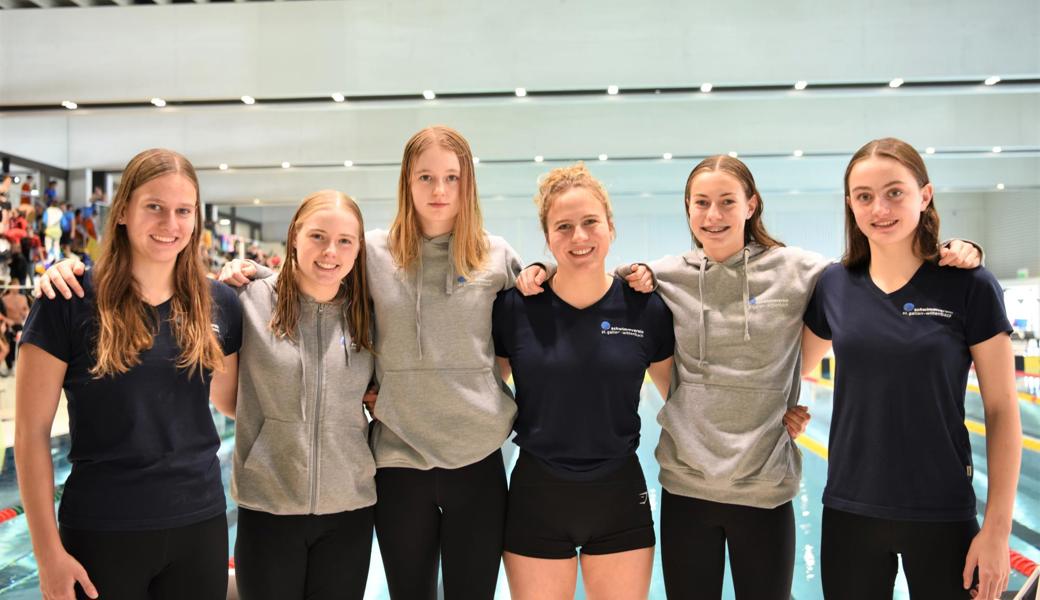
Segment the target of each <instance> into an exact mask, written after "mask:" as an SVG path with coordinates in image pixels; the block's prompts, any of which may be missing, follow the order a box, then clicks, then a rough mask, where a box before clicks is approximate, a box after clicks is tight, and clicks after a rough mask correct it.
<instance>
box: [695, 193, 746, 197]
mask: <svg viewBox="0 0 1040 600" xmlns="http://www.w3.org/2000/svg"><path fill="white" fill-rule="evenodd" d="M694 196H697V197H698V198H707V197H708V195H707V194H705V193H703V192H700V193H696V194H694ZM719 196H720V197H721V196H736V194H735V193H734V192H722V193H721V194H719Z"/></svg>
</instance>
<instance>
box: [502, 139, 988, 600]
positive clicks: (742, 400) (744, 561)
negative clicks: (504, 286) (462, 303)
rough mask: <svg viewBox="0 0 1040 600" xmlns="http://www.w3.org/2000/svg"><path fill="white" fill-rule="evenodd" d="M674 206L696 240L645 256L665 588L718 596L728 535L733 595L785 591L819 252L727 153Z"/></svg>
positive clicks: (700, 168) (672, 593)
mask: <svg viewBox="0 0 1040 600" xmlns="http://www.w3.org/2000/svg"><path fill="white" fill-rule="evenodd" d="M686 206H687V217H688V220H689V224H690V228H691V234H692V235H693V236H694V241H695V242H696V247H695V248H694V249H692V250H690V251H689V252H687V253H685V254H683V255H681V256H669V257H665V258H662V259H660V260H657V261H654V262H653V263H651V264H650V270H651V271H652V273H653V275H654V277H655V279H656V283H657V288H656V291H657V293H658V294H659V295H660V296H661V297H662V298H663V299H664V301H665V303H666V304H667V305H668V307H669V309H671V311H672V314H673V317H674V319H673V322H674V326H675V339H676V348H675V355H674V356H675V361H674V368H673V373H672V382H671V391H670V393H669V396H668V399H667V402H665V405H664V407H663V408H662V410H661V412H660V413H659V414H658V422H659V423H660V424H661V439H660V441H659V443H658V446H657V450H656V456H657V460H658V462H659V463H660V466H661V471H660V480H661V485H662V487H663V488H664V493H663V494H662V496H663V498H662V506H661V560H662V567H663V570H664V579H665V588H666V590H667V593H668V596H669V597H672V598H694V597H696V598H721V596H722V585H723V576H724V573H725V563H724V551H725V547H726V545H728V546H729V557H730V564H731V567H732V572H733V584H734V591H735V593H736V596H737V598H738V600H744V599H755V600H758V599H766V600H768V599H771V598H775V599H778V600H779V599H781V598H782V599H784V600H786V599H788V598H790V592H791V578H792V575H793V568H794V541H795V539H794V514H793V511H792V507H791V499H792V498H793V497H794V496H795V493H796V492H797V490H798V484H799V479H800V477H801V453H800V451H799V450H798V447H797V446H796V445H795V443H794V440H793V437H792V436H793V435H795V434H797V432H798V431H799V430H800V428H801V427H802V426H804V423H805V422H806V420H807V413H805V412H804V410H803V409H802V407H797V402H798V397H799V393H800V383H801V340H802V335H803V327H804V326H803V323H802V317H803V314H804V312H805V308H806V306H807V304H808V301H809V297H810V296H811V294H812V291H813V288H814V287H815V285H816V281H817V279H818V278H819V276H820V275H821V274H822V272H823V270H824V268H825V267H826V266H827V265H828V264H830V261H829V260H826V259H824V258H823V257H822V256H820V255H818V254H815V253H812V252H808V251H806V250H802V249H799V248H789V247H785V246H783V245H782V244H780V242H778V241H776V240H774V239H773V238H771V237H770V236H769V234H768V233H767V232H766V230H765V227H764V226H763V224H762V221H761V218H762V209H763V206H762V201H761V196H760V195H759V193H758V190H757V187H756V185H755V181H754V178H753V176H752V175H751V172H750V171H749V170H748V168H747V166H746V165H744V163H743V162H741V161H740V160H738V159H735V158H731V157H729V156H726V155H720V156H714V157H711V158H708V159H705V160H704V161H702V162H701V163H700V164H698V165H697V166H696V167H695V168H694V169H693V171H692V172H691V173H690V176H689V178H688V179H687V185H686ZM702 241H703V242H702ZM705 246H706V247H707V249H706V248H705ZM709 255H711V256H709ZM712 256H714V257H716V258H717V259H718V260H716V259H715V258H712ZM972 266H974V265H972ZM618 274H619V275H622V276H628V275H630V274H631V269H630V268H629V267H628V266H624V267H621V268H619V269H618ZM525 277H526V274H525V275H524V276H523V277H522V278H521V279H524V278H525ZM520 287H521V289H523V288H525V287H527V286H526V285H524V284H520ZM785 421H787V422H790V425H789V426H788V427H786V428H785Z"/></svg>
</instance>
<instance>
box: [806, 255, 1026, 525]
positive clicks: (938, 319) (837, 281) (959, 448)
mask: <svg viewBox="0 0 1040 600" xmlns="http://www.w3.org/2000/svg"><path fill="white" fill-rule="evenodd" d="M805 323H806V325H808V326H809V328H810V329H811V330H812V331H813V333H815V334H816V335H818V336H819V337H821V338H824V339H830V340H833V342H834V355H835V362H836V377H835V381H834V414H833V417H832V420H831V431H830V444H829V448H828V451H829V454H830V459H829V463H828V465H827V487H826V488H825V489H824V492H823V504H824V505H825V506H828V507H831V508H834V509H838V510H843V511H847V512H851V513H856V514H860V515H866V516H871V517H879V518H885V519H900V520H914V521H956V520H966V519H972V518H974V517H975V492H974V490H973V489H972V486H971V479H972V460H971V444H970V442H969V440H968V431H967V429H966V428H965V426H964V394H965V389H966V387H967V384H968V370H969V367H970V366H971V353H970V351H969V347H970V346H972V345H974V344H978V343H980V342H984V341H986V340H988V339H990V338H992V337H993V336H995V335H998V334H1000V333H1006V332H1010V331H1011V325H1010V323H1008V320H1007V315H1006V314H1005V312H1004V294H1003V291H1002V290H1001V287H1000V284H999V283H997V280H996V278H995V277H993V274H992V273H990V272H989V271H987V270H985V269H982V268H979V269H972V270H963V269H954V268H945V267H939V266H936V265H934V264H932V263H924V264H923V265H921V268H920V269H918V271H917V273H915V274H914V276H913V277H912V278H911V279H910V281H909V282H908V283H907V284H906V285H905V286H903V287H902V288H900V289H899V290H896V291H895V292H893V293H891V294H886V293H884V292H882V291H881V289H880V288H878V287H877V286H876V285H875V284H874V282H873V281H872V280H871V279H870V274H869V273H868V272H867V269H866V268H865V267H863V268H858V269H853V270H849V269H846V268H845V267H843V266H842V265H838V264H836V265H831V266H830V267H828V268H827V270H825V271H824V273H823V275H822V276H821V277H820V281H819V283H817V284H816V290H815V292H814V293H813V296H812V299H811V300H810V301H809V306H808V309H807V310H806V314H805Z"/></svg>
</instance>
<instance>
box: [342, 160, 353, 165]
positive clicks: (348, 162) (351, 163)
mask: <svg viewBox="0 0 1040 600" xmlns="http://www.w3.org/2000/svg"><path fill="white" fill-rule="evenodd" d="M343 166H344V167H353V166H354V161H352V160H345V161H343Z"/></svg>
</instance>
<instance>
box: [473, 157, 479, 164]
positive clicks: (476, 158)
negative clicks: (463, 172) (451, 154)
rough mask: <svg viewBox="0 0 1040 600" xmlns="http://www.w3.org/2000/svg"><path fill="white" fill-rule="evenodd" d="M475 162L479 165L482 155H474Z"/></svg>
mask: <svg viewBox="0 0 1040 600" xmlns="http://www.w3.org/2000/svg"><path fill="white" fill-rule="evenodd" d="M473 164H475V165H479V164H480V157H479V156H474V157H473Z"/></svg>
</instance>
